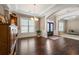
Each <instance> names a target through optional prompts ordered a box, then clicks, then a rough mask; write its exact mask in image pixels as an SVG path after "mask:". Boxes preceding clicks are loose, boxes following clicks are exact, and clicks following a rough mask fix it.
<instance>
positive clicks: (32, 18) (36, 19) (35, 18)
mask: <svg viewBox="0 0 79 59" xmlns="http://www.w3.org/2000/svg"><path fill="white" fill-rule="evenodd" d="M33 6H34V9H36V8H35V7H36V4H34V5H33ZM35 11H36V10H34V12H35ZM31 20H35V21H38V20H39V19H38V18H37V17H36V16H33V17H31Z"/></svg>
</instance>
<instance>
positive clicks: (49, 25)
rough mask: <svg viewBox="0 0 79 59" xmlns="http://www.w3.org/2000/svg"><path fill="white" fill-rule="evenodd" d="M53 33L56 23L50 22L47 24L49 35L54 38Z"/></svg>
mask: <svg viewBox="0 0 79 59" xmlns="http://www.w3.org/2000/svg"><path fill="white" fill-rule="evenodd" d="M53 31H54V23H52V22H48V23H47V35H48V36H53Z"/></svg>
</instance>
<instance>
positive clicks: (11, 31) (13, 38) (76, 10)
mask: <svg viewBox="0 0 79 59" xmlns="http://www.w3.org/2000/svg"><path fill="white" fill-rule="evenodd" d="M78 6H79V5H78V4H0V14H1V15H0V54H1V55H73V54H77V55H78V54H79V52H78V51H79V27H78V25H79V17H78V16H79V7H78Z"/></svg>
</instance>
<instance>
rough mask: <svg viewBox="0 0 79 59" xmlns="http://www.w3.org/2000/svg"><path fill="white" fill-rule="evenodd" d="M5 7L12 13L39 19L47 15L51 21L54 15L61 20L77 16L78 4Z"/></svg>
mask: <svg viewBox="0 0 79 59" xmlns="http://www.w3.org/2000/svg"><path fill="white" fill-rule="evenodd" d="M7 6H8V7H9V10H10V11H12V12H17V13H22V14H27V15H32V16H39V17H42V16H47V15H48V16H47V17H49V18H51V19H52V18H53V16H54V15H55V16H58V17H60V18H63V19H70V18H73V17H75V16H77V17H78V15H79V4H8V5H7ZM70 16H71V17H70Z"/></svg>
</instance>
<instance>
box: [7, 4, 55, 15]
mask: <svg viewBox="0 0 79 59" xmlns="http://www.w3.org/2000/svg"><path fill="white" fill-rule="evenodd" d="M54 5H55V4H54ZM54 5H53V4H8V7H9V9H10V11H15V12H18V13H24V14H29V15H35V16H41V14H43V13H45V12H46V11H48V10H49V9H50V8H52V7H53V6H54Z"/></svg>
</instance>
